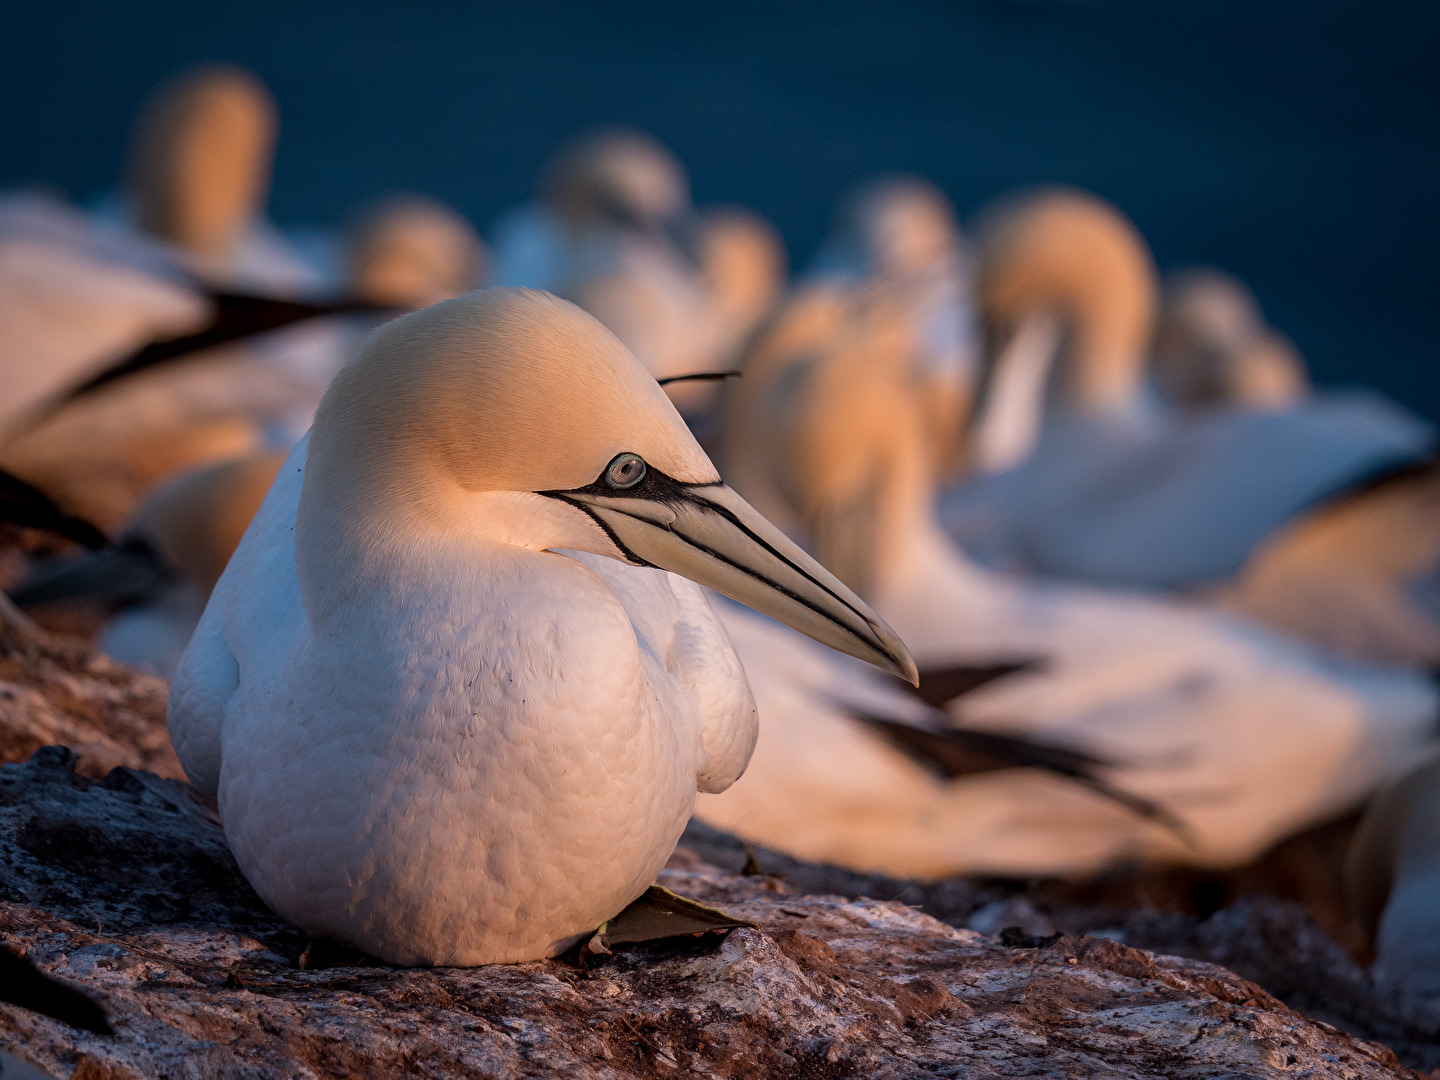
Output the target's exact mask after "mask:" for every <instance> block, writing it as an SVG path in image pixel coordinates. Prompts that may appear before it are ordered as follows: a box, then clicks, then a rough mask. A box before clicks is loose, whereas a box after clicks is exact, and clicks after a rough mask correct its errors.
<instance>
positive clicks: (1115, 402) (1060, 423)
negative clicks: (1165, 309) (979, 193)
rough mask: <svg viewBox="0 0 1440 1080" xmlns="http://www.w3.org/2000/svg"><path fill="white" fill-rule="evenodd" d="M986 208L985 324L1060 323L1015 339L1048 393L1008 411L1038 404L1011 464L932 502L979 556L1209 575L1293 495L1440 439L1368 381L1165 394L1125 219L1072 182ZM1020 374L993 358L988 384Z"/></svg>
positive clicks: (1136, 574)
mask: <svg viewBox="0 0 1440 1080" xmlns="http://www.w3.org/2000/svg"><path fill="white" fill-rule="evenodd" d="M987 221H988V226H987V227H986V228H985V229H984V230H982V244H981V259H980V263H981V275H980V286H981V294H982V304H983V306H984V308H985V311H986V316H987V321H988V322H989V324H990V329H991V334H992V336H993V337H995V338H997V339H999V340H1002V341H1003V340H1006V339H1007V338H1011V337H1012V336H1013V338H1015V339H1018V338H1020V337H1021V336H1022V335H1023V332H1024V331H1025V329H1026V328H1027V327H1028V326H1032V325H1033V323H1034V320H1035V319H1037V318H1051V319H1054V320H1057V321H1058V323H1059V327H1060V330H1061V333H1059V334H1055V335H1052V336H1051V337H1050V339H1049V347H1050V348H1051V349H1052V350H1054V351H1055V352H1056V355H1055V356H1054V357H1053V359H1054V360H1055V361H1056V362H1055V363H1053V364H1045V363H1040V364H1035V363H1034V360H1035V357H1034V356H1033V355H1030V354H1029V352H1028V351H1027V350H1023V349H1021V350H1014V353H1015V355H1014V359H1016V360H1020V361H1022V362H1024V363H1026V364H1027V365H1028V366H1030V367H1034V368H1038V371H1039V374H1040V376H1041V377H1040V378H1036V379H1032V378H1024V379H1021V380H1020V381H1021V382H1023V383H1025V384H1026V385H1027V386H1028V387H1029V388H1030V390H1031V391H1032V392H1033V393H1034V394H1037V395H1039V396H1040V398H1041V399H1042V400H1040V401H1035V402H1032V403H1031V407H1030V408H1028V409H1024V408H1021V409H1019V410H1018V411H1019V412H1020V413H1022V414H1024V415H1026V416H1036V415H1042V414H1043V421H1042V422H1041V424H1040V430H1039V433H1038V437H1037V438H1036V439H1035V441H1034V445H1033V448H1031V449H1030V450H1029V453H1028V455H1026V454H1023V453H1015V452H1014V451H1013V449H1012V450H1011V452H1009V453H1008V454H1007V455H1004V458H1005V464H1007V465H1009V466H1010V467H1009V468H1005V469H1003V470H1000V471H995V472H990V473H988V474H986V475H982V476H979V477H975V478H970V479H966V480H964V481H962V482H961V483H959V484H956V485H955V486H954V487H953V488H951V490H949V491H947V492H946V493H945V495H944V496H943V497H942V499H941V502H940V507H939V516H940V520H941V521H942V523H943V524H944V525H945V528H946V529H947V531H949V533H950V534H951V535H952V536H953V537H955V539H956V540H957V542H959V543H960V544H961V545H962V546H963V547H964V548H965V549H966V550H967V551H968V552H970V553H972V554H973V555H975V556H976V557H977V558H980V559H982V560H983V561H984V562H986V563H987V564H989V565H998V566H1007V567H1011V568H1014V569H1018V570H1025V571H1030V572H1036V573H1043V574H1050V575H1055V576H1060V577H1068V578H1075V579H1079V580H1085V581H1090V582H1094V583H1097V584H1104V585H1120V586H1139V587H1145V588H1176V587H1193V586H1196V585H1202V584H1210V583H1214V582H1217V581H1220V580H1222V579H1224V578H1226V577H1228V576H1229V575H1231V574H1233V573H1235V572H1236V571H1237V570H1238V569H1239V568H1240V566H1241V564H1242V563H1243V562H1244V560H1245V559H1246V557H1247V556H1248V555H1249V554H1250V553H1251V551H1252V550H1253V549H1254V548H1255V547H1256V545H1257V544H1259V543H1260V542H1261V541H1262V540H1263V539H1264V538H1265V537H1266V536H1268V535H1269V534H1270V533H1271V532H1273V531H1274V530H1275V529H1277V528H1278V527H1280V526H1281V525H1283V524H1284V523H1286V522H1287V521H1289V520H1291V519H1292V518H1293V517H1294V516H1295V515H1297V514H1298V513H1300V512H1301V511H1303V510H1305V509H1308V508H1309V507H1311V506H1312V505H1314V504H1315V503H1317V502H1319V501H1320V500H1322V499H1325V498H1327V497H1329V496H1332V495H1335V494H1337V493H1338V492H1341V491H1343V490H1344V489H1345V488H1346V487H1347V486H1349V485H1353V484H1357V483H1360V482H1363V481H1365V480H1367V479H1368V478H1370V477H1372V476H1374V475H1376V474H1377V473H1380V472H1382V471H1384V470H1387V469H1390V468H1393V467H1395V466H1397V465H1401V464H1404V463H1406V462H1411V461H1415V460H1418V459H1421V458H1423V457H1424V456H1425V455H1427V454H1428V453H1429V452H1430V450H1431V448H1432V447H1433V444H1434V440H1435V432H1434V429H1433V427H1432V426H1431V425H1429V424H1428V423H1426V422H1424V421H1422V420H1421V419H1420V418H1418V417H1416V416H1414V415H1413V414H1411V413H1409V412H1407V411H1406V410H1404V409H1402V408H1400V407H1399V406H1397V405H1394V404H1393V403H1390V402H1388V401H1385V400H1384V399H1382V398H1380V397H1379V396H1378V395H1374V394H1363V393H1343V394H1342V393H1334V394H1324V395H1314V396H1310V397H1302V398H1299V399H1295V400H1285V395H1283V394H1278V393H1277V395H1272V396H1273V397H1275V398H1276V400H1274V401H1272V402H1271V403H1270V405H1269V406H1267V407H1265V408H1257V407H1248V406H1247V407H1234V408H1224V409H1207V410H1196V411H1193V412H1189V413H1185V412H1180V413H1176V412H1172V411H1171V410H1169V409H1166V408H1164V407H1161V406H1160V405H1159V404H1158V403H1157V402H1156V401H1155V400H1154V399H1153V397H1152V395H1151V394H1150V392H1149V390H1148V388H1147V385H1146V375H1147V370H1148V368H1149V366H1150V365H1149V355H1148V353H1149V347H1150V339H1151V328H1152V324H1153V322H1154V315H1155V309H1156V296H1157V291H1158V286H1157V283H1156V280H1155V272H1154V267H1153V264H1152V262H1151V258H1150V253H1149V251H1148V249H1147V248H1146V247H1145V243H1144V240H1143V239H1142V238H1141V237H1140V235H1139V233H1138V232H1137V231H1136V230H1135V228H1134V226H1133V225H1131V224H1130V222H1129V221H1127V220H1126V219H1125V218H1124V217H1123V216H1122V215H1121V214H1120V213H1119V212H1118V211H1117V210H1115V209H1114V208H1113V207H1110V206H1108V205H1106V204H1104V203H1102V202H1100V201H1099V200H1097V199H1095V198H1093V197H1091V196H1088V195H1084V194H1082V193H1077V192H1067V191H1056V192H1042V193H1039V194H1034V195H1031V196H1028V197H1026V198H1022V199H1018V200H1015V201H1013V202H1012V203H1010V204H1009V205H1006V206H1004V207H1002V208H1000V209H998V210H996V211H992V213H991V214H990V215H989V217H988V219H987ZM1005 355H1006V353H1002V357H1003V356H1005ZM1187 377H1188V376H1187ZM1014 381H1015V380H1013V379H1011V378H1009V377H1008V375H1007V373H1006V372H1000V371H997V372H993V373H992V375H991V378H990V381H989V385H990V388H991V389H992V391H994V390H997V389H999V388H1002V387H1005V388H1008V387H1009V386H1010V384H1011V383H1012V382H1014ZM1262 381H1263V380H1262ZM1236 393H1237V394H1238V393H1240V391H1238V390H1236ZM1257 393H1258V391H1257ZM1290 397H1291V398H1292V399H1293V398H1294V395H1291V396H1290ZM995 403H996V404H999V402H995ZM987 404H989V402H987ZM1004 406H1005V408H1006V409H1007V410H1014V409H1015V403H1014V402H1011V401H1008V400H1007V401H1005V402H1004ZM1030 426H1033V425H1030ZM974 427H975V429H976V430H977V431H979V432H981V433H984V432H985V429H986V427H987V424H986V422H985V420H984V419H981V420H980V421H979V422H978V423H977V424H975V425H974ZM982 450H983V447H982ZM980 456H982V457H984V456H986V455H985V454H984V453H982V454H981V455H980Z"/></svg>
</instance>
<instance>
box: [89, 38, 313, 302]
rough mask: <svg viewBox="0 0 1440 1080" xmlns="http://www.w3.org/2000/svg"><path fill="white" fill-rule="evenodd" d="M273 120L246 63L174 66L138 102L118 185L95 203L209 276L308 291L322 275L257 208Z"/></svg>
mask: <svg viewBox="0 0 1440 1080" xmlns="http://www.w3.org/2000/svg"><path fill="white" fill-rule="evenodd" d="M278 126H279V120H278V116H277V112H276V107H275V101H274V98H272V97H271V95H270V91H269V90H268V89H266V87H265V86H264V84H263V83H261V82H260V80H259V79H258V78H256V77H255V76H254V75H253V74H251V73H250V72H248V71H245V70H244V69H242V68H238V67H234V66H232V65H228V64H211V65H203V66H201V67H197V68H193V69H191V70H189V71H185V72H182V73H181V74H179V75H177V76H176V77H175V78H174V79H172V80H170V81H169V82H167V83H166V84H164V85H163V86H161V87H160V88H159V89H157V90H156V91H155V92H154V93H153V94H152V95H151V96H150V98H149V99H148V100H147V101H146V102H145V104H144V106H143V107H142V108H141V111H140V114H139V116H138V117H137V118H136V121H135V127H134V130H133V132H132V134H131V140H130V147H129V162H128V165H127V175H126V178H125V190H124V194H123V195H122V196H112V197H111V198H109V199H106V200H102V202H101V204H100V206H99V208H98V209H99V211H100V213H101V214H102V215H103V216H104V217H105V218H106V219H107V220H108V221H109V222H110V226H111V228H112V229H114V230H115V231H117V232H119V233H122V234H123V233H126V232H138V233H140V234H142V235H145V236H149V237H153V238H156V239H159V240H162V241H164V242H165V243H166V244H168V245H170V246H171V248H172V249H173V250H174V251H175V252H176V253H178V255H179V256H180V258H181V259H182V260H183V261H184V263H185V264H186V265H187V266H188V267H189V268H190V269H191V270H192V271H193V272H195V273H197V274H199V275H200V276H202V277H203V278H205V279H206V280H207V281H210V282H211V283H213V284H217V285H226V286H229V287H231V288H238V289H242V290H248V291H252V292H265V293H270V294H278V295H289V294H294V293H302V294H303V293H308V292H313V291H314V290H316V289H317V288H319V287H321V286H322V285H323V280H322V278H321V275H320V274H319V272H318V271H317V270H316V268H314V267H313V266H311V265H309V264H308V263H307V262H306V261H305V259H304V257H303V256H302V255H301V254H300V252H299V250H298V249H297V248H295V247H294V245H292V244H291V243H290V242H289V241H288V240H287V239H286V238H285V237H284V235H283V234H282V233H281V232H280V230H279V229H277V228H276V227H275V226H274V225H272V224H271V223H270V222H269V221H267V220H266V219H265V217H264V207H265V201H266V197H267V195H268V194H269V187H270V171H271V163H272V161H273V158H274V152H275V139H276V132H277V130H278Z"/></svg>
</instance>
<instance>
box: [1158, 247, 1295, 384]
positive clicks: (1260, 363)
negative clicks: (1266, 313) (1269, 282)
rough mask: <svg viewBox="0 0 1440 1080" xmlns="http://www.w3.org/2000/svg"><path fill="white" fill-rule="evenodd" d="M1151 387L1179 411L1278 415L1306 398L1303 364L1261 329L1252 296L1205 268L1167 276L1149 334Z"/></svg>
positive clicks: (1291, 350) (1285, 344) (1266, 329)
mask: <svg viewBox="0 0 1440 1080" xmlns="http://www.w3.org/2000/svg"><path fill="white" fill-rule="evenodd" d="M1155 381H1156V383H1157V384H1158V387H1159V389H1160V391H1161V393H1162V394H1163V395H1164V397H1165V398H1166V399H1167V400H1168V401H1170V402H1171V403H1172V404H1174V405H1175V406H1177V407H1179V408H1181V409H1198V408H1213V407H1215V406H1231V407H1235V408H1244V409H1283V408H1286V407H1288V406H1291V405H1294V404H1295V403H1296V402H1298V401H1300V400H1301V399H1302V398H1303V397H1304V396H1305V395H1306V394H1307V393H1309V392H1310V377H1309V375H1308V374H1307V373H1306V371H1305V363H1304V361H1303V360H1301V359H1300V354H1299V353H1297V352H1296V351H1295V346H1294V345H1292V344H1291V343H1290V342H1289V341H1288V340H1287V339H1286V338H1284V337H1283V336H1282V335H1280V334H1278V333H1277V332H1276V331H1274V330H1272V329H1271V328H1270V327H1269V326H1268V325H1267V324H1266V322H1265V319H1264V317H1263V316H1262V315H1261V314H1260V305H1259V303H1258V302H1257V301H1256V299H1255V295H1254V293H1252V292H1251V291H1250V290H1249V289H1247V288H1246V287H1245V286H1244V285H1243V284H1242V283H1241V282H1240V281H1238V280H1237V279H1235V278H1234V277H1231V276H1230V275H1229V274H1226V273H1223V272H1222V271H1219V270H1211V269H1193V270H1185V271H1181V272H1179V273H1176V274H1171V275H1169V276H1168V278H1167V280H1166V282H1165V288H1164V291H1163V292H1162V294H1161V303H1160V318H1159V323H1158V325H1157V327H1156V330H1155Z"/></svg>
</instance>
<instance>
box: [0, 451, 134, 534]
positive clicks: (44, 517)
mask: <svg viewBox="0 0 1440 1080" xmlns="http://www.w3.org/2000/svg"><path fill="white" fill-rule="evenodd" d="M0 521H5V522H8V523H10V524H11V525H21V526H23V527H25V528H27V529H43V530H44V531H45V532H49V533H54V534H55V535H57V536H63V537H65V538H66V539H67V540H73V541H75V542H76V543H77V544H80V545H82V546H84V547H87V548H92V549H93V548H102V547H104V546H105V545H106V544H107V543H108V542H109V541H107V540H106V539H105V534H104V533H102V532H101V531H100V530H99V529H97V528H96V527H95V526H94V525H92V524H90V522H88V521H86V520H85V519H84V518H79V517H75V516H73V515H71V514H67V513H65V512H64V511H63V510H61V509H60V507H58V506H56V505H55V503H54V501H53V500H52V499H51V498H50V496H48V495H46V494H45V493H44V492H43V491H41V490H40V489H39V488H37V487H35V486H34V485H32V484H29V483H26V482H25V481H24V480H21V479H20V478H19V477H18V476H16V475H14V474H13V473H10V472H6V471H5V470H4V469H0Z"/></svg>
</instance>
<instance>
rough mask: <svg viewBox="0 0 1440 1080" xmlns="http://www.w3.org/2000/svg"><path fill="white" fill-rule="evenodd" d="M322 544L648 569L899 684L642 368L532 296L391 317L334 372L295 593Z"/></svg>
mask: <svg viewBox="0 0 1440 1080" xmlns="http://www.w3.org/2000/svg"><path fill="white" fill-rule="evenodd" d="M340 529H344V530H347V531H348V532H347V535H349V536H351V537H352V540H353V543H352V546H351V549H350V550H351V551H352V552H353V553H354V554H355V555H356V556H357V557H359V558H362V559H363V552H364V551H365V549H366V548H367V547H369V546H373V545H374V544H376V543H380V542H382V541H383V539H384V538H382V537H381V536H380V535H379V534H380V533H382V532H385V531H386V530H396V529H409V530H426V529H429V530H443V531H446V532H449V533H458V534H461V535H469V534H474V535H476V536H477V537H484V538H486V539H487V540H491V541H498V542H502V543H508V544H513V545H517V546H520V547H525V548H530V549H534V550H546V549H566V548H569V549H575V550H580V551H588V552H591V553H594V554H597V555H603V556H608V557H610V558H613V559H618V560H620V561H622V562H627V563H631V564H633V565H637V566H652V567H658V568H660V569H664V570H669V571H671V572H672V573H676V574H679V575H681V576H682V577H686V578H689V579H690V580H692V581H695V582H697V583H699V584H701V585H705V586H708V587H710V588H712V589H714V590H716V591H717V592H720V593H723V594H724V595H726V596H729V597H731V598H732V599H734V600H737V601H738V602H740V603H742V604H746V605H748V606H750V607H752V608H754V609H755V610H757V611H760V612H762V613H764V614H767V615H770V616H772V617H773V618H776V619H778V620H780V621H781V622H784V623H786V624H788V625H790V626H792V627H794V628H795V629H797V630H799V631H801V632H802V633H805V634H807V635H809V636H810V637H812V638H814V639H815V640H817V641H820V642H822V643H824V644H826V645H829V646H831V647H833V648H835V649H838V650H840V651H842V652H846V653H849V654H851V655H853V656H858V657H860V658H861V659H864V660H867V661H869V662H871V663H873V664H875V665H877V666H879V667H881V668H884V669H885V670H887V671H893V672H895V673H897V674H900V675H902V676H903V677H905V678H908V679H911V680H913V679H914V678H915V666H914V662H913V661H912V660H911V658H910V654H909V652H908V651H907V650H906V648H905V645H904V644H903V643H902V642H901V641H900V639H899V637H898V636H896V634H895V633H894V631H893V630H891V629H890V628H889V627H888V626H887V625H886V624H885V623H884V622H883V621H882V620H881V619H880V618H879V616H877V615H876V614H875V613H874V612H873V611H871V610H870V608H869V607H867V606H866V604H865V603H864V601H862V600H861V599H860V598H859V597H857V596H856V595H855V594H854V593H853V592H851V591H850V590H849V589H848V588H846V587H845V586H844V585H843V584H841V582H840V581H839V580H837V579H836V578H835V577H834V576H833V575H832V574H830V573H829V572H828V571H827V570H825V569H824V568H823V567H822V566H820V564H819V563H817V562H815V561H814V560H813V559H812V558H810V556H808V555H806V554H805V552H804V551H802V550H801V549H800V548H799V547H797V546H796V545H795V544H794V543H793V542H792V541H790V540H789V539H788V538H787V537H786V536H785V535H784V533H782V532H781V531H780V530H779V529H777V528H776V527H775V526H773V525H771V524H770V522H768V521H766V520H765V519H764V518H763V517H762V516H761V515H760V514H759V513H757V512H756V511H755V510H754V509H752V508H751V507H750V506H749V505H748V504H747V503H746V502H745V501H744V500H743V499H741V498H740V497H739V496H738V495H736V494H735V493H734V492H733V491H732V490H730V488H728V487H726V486H725V484H724V483H722V482H721V480H720V476H719V474H718V473H717V472H716V471H715V467H714V466H713V465H712V464H711V463H710V459H709V458H708V457H706V455H705V453H704V451H703V450H701V449H700V446H699V444H697V443H696V441H695V439H694V437H693V436H692V435H691V434H690V432H689V430H688V429H687V428H686V427H685V424H684V422H683V421H682V420H681V419H680V415H679V414H678V413H677V412H676V411H675V408H674V406H673V405H672V404H671V403H670V400H669V399H668V398H667V397H666V395H665V392H664V391H663V390H662V389H661V388H660V386H659V385H658V384H657V383H656V382H655V380H654V378H653V377H652V376H651V375H650V374H649V373H648V372H647V371H646V370H645V368H644V367H643V366H642V365H641V364H640V362H639V361H638V360H636V359H635V358H634V356H632V355H631V354H630V353H629V352H628V351H627V350H626V349H625V347H624V346H623V345H621V344H620V342H619V341H618V340H617V339H616V338H615V337H614V335H613V334H611V333H610V332H609V331H608V330H607V329H605V327H604V326H602V325H601V324H600V323H599V322H598V321H597V320H596V319H594V318H593V317H591V316H590V315H587V314H586V313H585V312H583V311H581V310H580V309H579V308H578V307H575V306H574V305H572V304H569V303H567V302H565V301H563V300H559V299H557V298H555V297H553V296H550V295H548V294H546V293H539V292H532V291H529V290H523V289H490V290H482V291H478V292H473V293H469V294H467V295H465V296H462V297H460V298H458V299H455V300H450V301H447V302H445V303H443V304H437V305H436V306H434V307H431V308H426V309H424V310H422V311H418V312H414V313H412V314H410V315H406V316H404V317H402V318H400V319H396V320H395V321H394V322H391V323H389V324H388V325H386V326H384V327H382V328H381V329H380V330H378V331H376V333H375V334H374V335H373V336H372V337H371V339H370V340H369V342H368V344H367V346H366V347H365V349H364V350H363V351H362V352H361V354H360V355H359V356H357V357H356V358H355V359H354V360H353V361H351V363H350V364H349V365H347V366H346V367H345V369H344V370H342V371H341V372H340V374H339V375H338V376H337V377H336V379H335V381H334V383H333V384H332V385H331V387H330V390H329V392H328V393H327V394H326V395H325V399H324V401H323V402H322V403H321V405H320V408H319V410H318V411H317V413H316V416H315V424H314V427H313V429H312V431H311V436H310V447H309V452H308V457H307V462H306V473H305V483H304V492H303V494H302V497H301V504H300V512H299V514H298V515H297V519H296V552H297V566H298V569H299V570H300V573H301V578H302V588H304V587H305V580H306V578H307V577H311V578H312V579H313V575H314V573H316V572H318V571H315V570H314V568H307V561H308V559H309V558H310V554H309V553H311V552H326V554H327V557H328V559H329V561H332V562H333V561H334V556H335V553H336V547H335V545H334V544H333V543H332V542H331V541H332V540H333V539H334V537H335V536H336V534H337V530H340ZM403 543H404V541H402V544H403ZM318 561H324V560H317V562H318Z"/></svg>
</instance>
